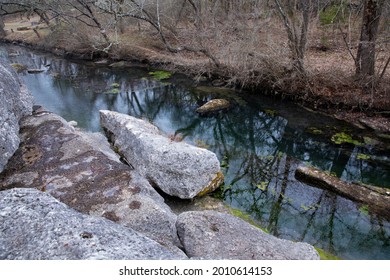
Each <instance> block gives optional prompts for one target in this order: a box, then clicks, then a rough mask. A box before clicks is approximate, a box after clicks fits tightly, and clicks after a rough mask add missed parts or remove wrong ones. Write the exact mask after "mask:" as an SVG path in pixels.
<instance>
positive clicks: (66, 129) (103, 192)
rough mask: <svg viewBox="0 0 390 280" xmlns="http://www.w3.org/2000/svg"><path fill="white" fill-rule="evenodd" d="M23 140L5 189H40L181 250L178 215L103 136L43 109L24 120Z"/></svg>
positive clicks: (2, 179) (2, 184)
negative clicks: (78, 127)
mask: <svg viewBox="0 0 390 280" xmlns="http://www.w3.org/2000/svg"><path fill="white" fill-rule="evenodd" d="M21 140H22V141H21V144H20V148H19V149H18V150H17V151H16V153H15V154H14V156H13V157H12V158H11V159H10V162H9V164H8V165H7V168H6V170H5V171H4V172H3V173H2V174H0V189H1V190H5V189H10V188H36V189H38V190H41V191H44V192H47V193H49V194H51V195H52V196H54V197H55V198H57V199H58V200H60V201H61V202H63V203H65V204H67V205H68V206H70V207H71V208H73V209H76V210H77V211H80V212H82V213H86V214H91V215H95V216H103V217H106V218H108V219H110V220H112V221H114V222H117V223H120V224H122V225H125V226H127V227H130V228H132V229H134V230H136V231H139V232H141V233H144V234H145V235H147V236H148V237H150V238H152V239H154V240H157V241H158V242H159V243H161V244H163V245H164V246H167V247H169V248H170V249H171V250H173V251H175V252H181V251H180V250H179V249H178V246H180V242H179V240H178V238H177V234H176V227H175V222H176V215H175V214H174V213H173V212H172V211H171V209H170V208H169V207H168V206H167V205H166V204H165V203H164V199H163V198H162V197H161V196H160V195H159V194H158V193H157V192H156V190H155V189H154V188H153V187H152V186H151V185H150V184H149V183H148V181H147V180H146V179H145V178H143V177H142V176H140V175H139V174H138V173H137V172H135V171H134V170H132V169H131V168H130V167H129V166H127V165H125V164H123V163H122V162H120V160H119V157H118V156H117V155H116V154H115V153H114V152H113V151H112V150H111V147H110V145H109V143H108V141H107V139H106V138H105V137H104V136H103V135H102V134H99V133H85V132H82V131H78V130H76V129H75V128H74V127H72V126H70V125H69V124H68V123H67V122H66V121H65V120H64V119H63V118H61V117H59V116H57V115H55V114H53V113H50V112H47V111H45V110H44V109H40V110H37V111H35V112H34V113H33V115H31V116H28V117H25V118H23V119H22V121H21ZM183 255H184V254H183Z"/></svg>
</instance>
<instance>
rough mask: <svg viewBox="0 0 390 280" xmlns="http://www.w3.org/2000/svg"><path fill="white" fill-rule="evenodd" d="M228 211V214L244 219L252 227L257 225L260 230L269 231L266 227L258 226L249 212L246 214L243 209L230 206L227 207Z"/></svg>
mask: <svg viewBox="0 0 390 280" xmlns="http://www.w3.org/2000/svg"><path fill="white" fill-rule="evenodd" d="M229 212H230V214H232V215H233V216H236V217H238V218H240V219H242V220H244V221H246V222H247V223H249V224H251V225H252V226H254V227H257V228H258V229H261V230H262V231H264V232H266V233H269V231H268V230H267V229H266V228H262V227H260V226H259V225H258V224H257V223H256V222H255V221H254V220H253V219H252V218H251V217H250V215H249V214H246V213H244V212H243V211H241V210H238V209H235V208H230V207H229Z"/></svg>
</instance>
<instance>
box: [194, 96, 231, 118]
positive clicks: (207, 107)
mask: <svg viewBox="0 0 390 280" xmlns="http://www.w3.org/2000/svg"><path fill="white" fill-rule="evenodd" d="M231 106H232V105H231V103H230V102H229V101H227V100H226V99H212V100H210V101H209V102H207V103H206V104H204V105H202V106H201V107H199V108H198V109H196V112H197V113H199V114H202V115H205V114H212V113H216V112H219V111H223V110H227V109H229V108H230V107H231Z"/></svg>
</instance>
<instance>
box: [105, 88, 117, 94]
mask: <svg viewBox="0 0 390 280" xmlns="http://www.w3.org/2000/svg"><path fill="white" fill-rule="evenodd" d="M120 92H121V90H120V89H118V88H113V89H110V90H109V91H107V92H106V93H107V94H119V93H120Z"/></svg>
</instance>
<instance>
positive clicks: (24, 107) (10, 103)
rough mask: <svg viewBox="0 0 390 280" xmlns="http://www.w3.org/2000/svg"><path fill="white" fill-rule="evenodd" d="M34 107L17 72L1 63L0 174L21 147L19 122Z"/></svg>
mask: <svg viewBox="0 0 390 280" xmlns="http://www.w3.org/2000/svg"><path fill="white" fill-rule="evenodd" d="M32 106H33V97H32V95H31V93H30V92H29V91H28V90H27V89H26V88H25V86H24V85H22V84H21V83H20V80H19V78H18V76H17V75H16V73H15V71H14V70H13V69H12V68H11V67H10V66H8V65H4V64H3V63H1V62H0V172H1V171H3V170H4V168H5V165H6V164H7V162H8V160H9V159H10V158H11V157H12V155H13V154H14V152H15V151H16V150H17V148H18V147H19V143H20V139H19V121H20V119H21V118H22V117H23V116H26V115H30V114H31V111H32Z"/></svg>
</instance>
